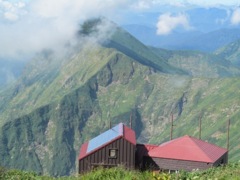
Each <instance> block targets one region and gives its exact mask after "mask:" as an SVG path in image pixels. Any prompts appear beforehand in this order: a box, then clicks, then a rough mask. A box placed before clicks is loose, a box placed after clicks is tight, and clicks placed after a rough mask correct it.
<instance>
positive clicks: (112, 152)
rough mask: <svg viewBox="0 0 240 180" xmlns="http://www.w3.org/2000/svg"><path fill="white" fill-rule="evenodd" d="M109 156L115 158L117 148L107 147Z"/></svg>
mask: <svg viewBox="0 0 240 180" xmlns="http://www.w3.org/2000/svg"><path fill="white" fill-rule="evenodd" d="M109 158H117V149H109Z"/></svg>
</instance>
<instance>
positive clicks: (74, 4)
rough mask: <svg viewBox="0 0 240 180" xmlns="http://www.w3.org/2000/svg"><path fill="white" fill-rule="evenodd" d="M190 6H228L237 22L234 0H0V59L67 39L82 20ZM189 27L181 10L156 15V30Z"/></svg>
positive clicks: (238, 15) (118, 18) (119, 18)
mask: <svg viewBox="0 0 240 180" xmlns="http://www.w3.org/2000/svg"><path fill="white" fill-rule="evenodd" d="M164 4H165V5H168V6H171V7H170V8H169V7H168V8H166V9H167V10H168V11H169V10H174V9H178V10H180V11H181V9H186V8H190V7H193V6H201V7H205V8H208V7H219V6H220V5H221V6H223V5H224V6H229V8H231V10H232V12H230V13H229V15H228V17H226V18H228V19H230V20H231V21H232V23H233V24H234V23H235V24H239V23H240V10H239V8H238V7H239V5H240V3H239V2H238V1H237V0H219V1H216V0H171V1H170V3H169V0H0V39H1V42H0V58H1V57H8V56H19V55H20V54H23V55H24V54H28V53H32V52H37V51H39V50H40V49H43V48H49V47H53V46H56V45H59V44H61V43H63V42H65V41H66V40H69V39H71V38H72V37H73V36H74V34H75V33H76V31H77V29H78V28H79V22H82V21H84V20H85V19H88V18H91V17H96V16H99V15H101V16H106V17H111V18H112V19H113V20H116V21H117V22H118V23H119V22H120V23H121V22H125V23H127V20H128V18H126V16H124V13H125V14H126V13H128V14H129V13H130V14H131V13H139V12H146V11H147V12H152V11H155V12H156V11H160V10H163V9H164V8H162V7H163V5H164ZM179 26H181V27H183V28H184V29H185V30H191V29H192V28H193V27H192V26H191V24H190V22H189V19H188V17H187V16H186V14H184V13H181V12H179V13H177V14H175V15H174V14H172V12H171V11H169V12H164V14H161V15H160V14H159V20H158V22H156V33H157V34H159V35H164V34H168V33H171V32H172V30H174V29H175V28H176V27H179Z"/></svg>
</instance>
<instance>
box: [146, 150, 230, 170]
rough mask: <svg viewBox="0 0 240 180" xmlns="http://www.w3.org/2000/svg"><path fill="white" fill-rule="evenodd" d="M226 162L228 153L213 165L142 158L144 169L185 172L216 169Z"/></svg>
mask: <svg viewBox="0 0 240 180" xmlns="http://www.w3.org/2000/svg"><path fill="white" fill-rule="evenodd" d="M227 161H228V153H225V154H224V155H223V156H221V157H220V158H219V159H218V160H217V161H216V162H214V163H207V162H197V161H187V160H177V159H164V158H154V157H144V159H143V163H144V169H151V170H173V171H179V170H185V171H192V170H194V169H199V170H205V169H208V168H211V167H214V166H215V167H216V166H219V165H221V164H226V163H227Z"/></svg>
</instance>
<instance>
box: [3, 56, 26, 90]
mask: <svg viewBox="0 0 240 180" xmlns="http://www.w3.org/2000/svg"><path fill="white" fill-rule="evenodd" d="M25 63H26V62H23V61H14V60H4V59H0V88H1V87H3V86H6V85H8V84H10V83H12V82H13V81H15V80H16V79H17V78H18V77H19V76H20V75H21V73H22V71H23V68H24V66H25Z"/></svg>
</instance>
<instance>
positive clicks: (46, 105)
mask: <svg viewBox="0 0 240 180" xmlns="http://www.w3.org/2000/svg"><path fill="white" fill-rule="evenodd" d="M93 32H95V31H93ZM88 36H89V34H85V35H84V38H88ZM80 38H81V37H80ZM76 49H78V50H76V51H73V52H71V53H69V54H68V56H66V57H65V58H64V59H58V58H57V57H58V56H55V55H54V52H51V51H45V52H42V53H40V54H38V55H37V56H36V57H35V59H33V61H32V62H31V64H29V66H28V67H27V68H26V69H25V71H24V73H23V74H22V76H21V78H20V79H19V81H18V82H17V83H16V84H14V85H12V86H11V87H9V88H8V89H6V90H4V91H1V92H0V98H1V101H0V166H4V167H9V168H17V169H24V170H31V171H35V172H38V173H43V174H49V175H53V176H61V175H69V174H74V173H75V172H76V169H77V158H78V153H79V149H80V146H81V144H82V143H83V142H85V141H87V140H89V139H91V138H93V137H94V136H96V135H98V134H99V133H101V132H103V131H105V130H106V129H108V127H109V122H110V121H111V122H112V124H113V125H114V124H117V123H119V122H124V123H126V124H129V119H130V115H132V121H133V129H134V130H135V131H136V134H137V140H138V142H139V143H155V144H160V143H162V142H164V141H167V140H169V136H170V114H171V113H173V114H174V125H175V126H174V132H173V136H174V137H179V136H182V135H185V134H190V135H193V136H196V137H198V133H199V132H198V119H199V116H200V115H201V116H202V139H203V140H206V141H209V142H213V143H216V144H217V145H220V146H222V147H226V122H227V120H228V119H229V118H230V119H231V130H230V154H229V159H230V161H236V160H237V159H239V157H240V151H239V142H238V140H239V139H240V134H239V133H238V129H239V126H240V125H239V123H240V121H239V120H238V117H239V115H240V110H239V107H240V99H239V97H240V91H239V87H240V81H239V77H237V76H238V75H239V70H238V69H237V68H235V67H234V66H232V65H231V63H230V62H228V61H227V60H225V59H221V58H220V59H219V58H217V56H214V55H210V54H202V53H198V52H172V51H165V50H158V49H154V50H153V49H151V48H149V47H146V46H145V45H143V44H141V43H140V42H139V41H138V40H136V39H135V38H134V37H132V36H130V35H129V34H127V33H126V32H125V31H123V30H121V29H119V28H117V29H116V31H115V33H114V34H113V35H112V37H111V38H110V39H108V41H107V42H104V43H99V44H97V43H95V42H94V43H93V42H89V41H86V42H84V45H82V46H81V48H76ZM179 59H180V60H179ZM178 60H179V61H178ZM198 65H200V66H201V67H202V68H200V67H199V66H198Z"/></svg>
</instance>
